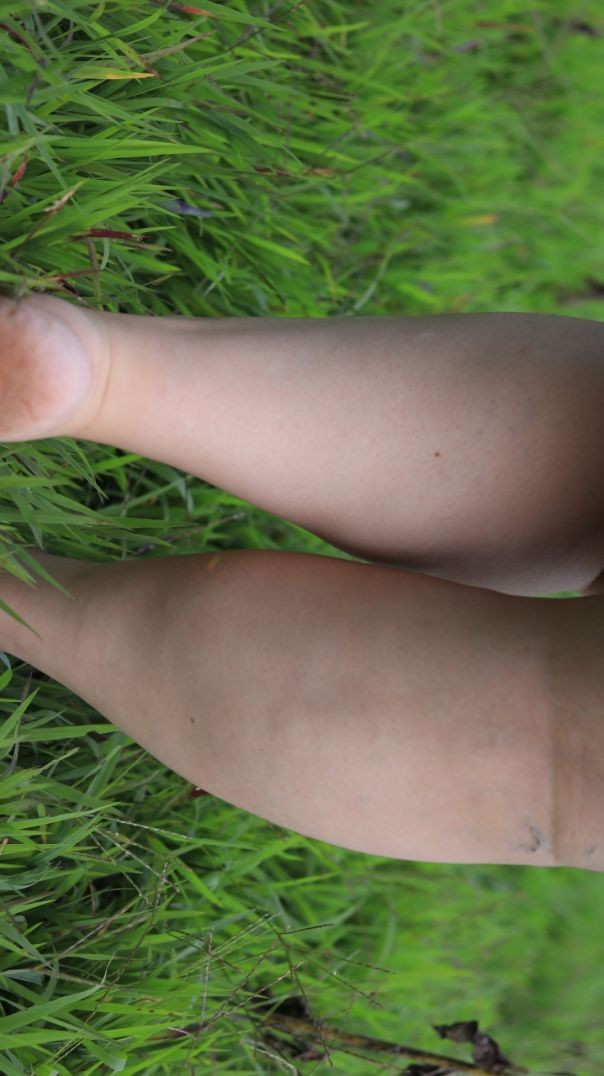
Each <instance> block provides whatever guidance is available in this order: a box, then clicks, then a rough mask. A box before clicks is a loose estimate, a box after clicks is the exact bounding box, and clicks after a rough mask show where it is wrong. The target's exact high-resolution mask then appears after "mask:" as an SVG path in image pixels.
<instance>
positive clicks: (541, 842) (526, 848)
mask: <svg viewBox="0 0 604 1076" xmlns="http://www.w3.org/2000/svg"><path fill="white" fill-rule="evenodd" d="M528 828H529V830H530V834H531V840H530V842H529V841H526V842H524V843H523V844H519V845H518V847H519V848H520V849H521V850H522V851H523V852H538V851H539V849H540V848H549V844H548V842H547V841H546V840H545V837H544V836H543V834H542V832H541V830H540V829H539V827H538V826H535V825H533V823H532V822H529V824H528Z"/></svg>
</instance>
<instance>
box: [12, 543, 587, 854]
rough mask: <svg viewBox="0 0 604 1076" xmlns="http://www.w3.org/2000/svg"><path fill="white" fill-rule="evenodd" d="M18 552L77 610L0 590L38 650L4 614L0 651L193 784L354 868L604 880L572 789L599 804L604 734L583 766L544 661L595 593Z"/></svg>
mask: <svg viewBox="0 0 604 1076" xmlns="http://www.w3.org/2000/svg"><path fill="white" fill-rule="evenodd" d="M32 555H33V556H34V557H35V558H36V559H38V560H39V562H40V563H41V564H42V565H43V566H44V567H45V568H46V570H47V571H48V572H50V574H51V575H53V576H54V577H55V578H57V579H58V581H59V582H63V583H64V585H65V587H66V588H67V589H69V590H70V591H71V593H72V594H73V596H74V597H73V599H69V598H66V597H64V596H63V595H62V594H61V593H59V592H56V591H54V590H53V588H52V587H50V585H49V584H48V583H44V582H40V583H38V585H37V588H36V589H35V590H32V589H30V588H29V587H27V586H26V585H25V584H24V583H21V582H19V581H16V580H14V579H13V578H12V576H8V575H7V574H6V573H4V574H3V575H0V598H2V599H3V600H4V601H5V602H7V603H8V604H9V605H10V606H11V608H13V609H14V610H15V611H16V612H18V613H19V614H20V615H21V616H22V617H24V619H25V620H27V621H28V623H29V624H31V625H32V627H34V628H36V629H37V630H38V632H39V634H40V635H41V637H42V638H41V639H39V638H37V637H35V636H33V635H32V634H31V633H30V632H28V631H27V629H25V628H23V627H21V626H20V625H18V624H15V623H14V622H13V621H12V620H10V618H9V617H8V615H7V614H6V613H3V612H1V611H0V647H2V648H3V649H6V650H8V651H9V652H11V653H14V654H15V655H17V656H18V657H20V658H21V659H22V660H25V661H28V662H30V663H31V664H33V665H34V666H36V667H37V668H39V669H41V670H43V671H44V672H47V673H48V674H49V675H51V676H52V677H53V678H55V679H56V680H58V681H60V682H62V683H63V684H65V685H66V686H67V687H68V688H70V689H71V690H73V691H75V692H76V693H77V694H79V695H80V696H81V697H82V698H83V699H85V700H86V701H87V702H89V703H90V704H91V705H92V706H94V707H95V708H96V709H97V710H98V711H99V712H101V713H102V714H104V715H105V716H106V717H107V718H108V719H109V720H111V721H112V722H114V723H115V724H116V725H117V726H118V727H119V728H121V729H123V731H124V732H126V733H127V734H128V735H129V736H131V737H132V738H133V739H134V740H136V741H137V742H138V743H140V744H141V745H142V746H143V747H144V748H145V749H146V750H148V751H150V753H151V754H153V755H154V756H155V757H156V758H158V759H160V760H161V761H162V762H163V763H164V764H166V765H167V766H169V767H170V768H171V769H173V770H174V771H176V772H177V773H179V774H181V775H182V776H183V777H184V778H186V779H187V780H188V781H191V782H192V783H194V784H196V785H199V786H201V787H203V788H205V789H206V790H208V791H209V792H211V793H213V794H214V795H217V796H219V797H220V798H221V799H224V800H226V801H227V802H230V803H233V804H235V805H236V806H238V807H241V808H244V809H246V810H249V811H252V812H253V813H255V814H257V815H259V816H261V817H263V818H267V819H269V820H271V821H273V822H275V823H277V824H279V825H283V826H286V827H289V828H291V829H294V830H296V831H298V832H302V833H305V834H307V835H309V836H311V837H314V838H318V839H320V840H325V841H329V842H331V843H333V844H336V845H340V846H342V847H349V848H353V849H356V850H359V851H364V852H368V853H373V854H379V855H387V856H393V857H395V858H402V859H412V860H426V861H438V862H460V863H515V864H520V865H534V866H560V865H573V866H584V867H587V868H588V869H592V870H604V835H602V833H601V825H600V820H601V815H600V816H599V817H598V814H597V811H596V810H595V806H594V807H589V809H586V808H585V804H584V803H583V801H581V802H580V803H579V802H578V800H577V796H576V794H575V791H574V790H576V789H577V788H578V787H579V785H580V783H581V782H582V781H584V780H589V781H590V783H591V784H590V787H592V788H594V789H596V791H597V788H596V784H595V783H594V780H595V779H594V780H592V774H593V759H594V758H595V757H597V754H598V752H599V757H600V758H604V725H602V723H600V726H597V725H595V724H594V727H593V730H592V731H593V736H592V742H591V757H587V755H586V754H585V753H583V755H581V757H579V755H580V752H577V751H576V750H574V746H573V745H574V740H573V727H572V714H571V713H570V711H569V712H568V715H567V710H566V709H564V707H563V708H562V710H559V711H558V710H556V711H554V707H553V705H552V683H553V674H552V669H551V664H550V661H551V655H552V654H553V653H555V654H556V655H558V650H559V649H560V651H561V652H562V651H563V650H564V647H563V646H562V641H563V632H562V628H561V627H559V625H562V624H563V625H564V630H566V624H567V620H565V619H564V617H562V613H563V610H564V607H565V606H570V605H574V606H583V605H584V604H585V605H590V603H594V602H598V600H599V599H588V600H587V601H586V602H585V603H584V602H579V601H577V602H544V601H539V600H537V599H530V598H522V597H510V596H507V595H502V594H497V593H495V592H492V591H488V590H483V589H480V588H472V587H465V586H461V585H459V584H456V583H449V582H445V581H443V580H438V579H431V578H429V577H426V576H422V575H420V574H415V573H408V572H401V571H394V570H393V569H391V568H387V567H382V566H378V565H363V564H355V563H352V562H347V561H342V560H338V559H335V558H330V557H321V556H311V555H308V554H297V553H275V552H272V551H263V550H234V551H228V552H225V553H208V554H200V555H189V556H180V557H167V558H166V557H161V558H152V559H145V560H142V559H138V560H136V559H135V560H129V561H124V562H119V563H111V564H100V565H99V564H93V563H88V562H84V561H82V562H80V561H76V560H71V559H70V560H66V559H65V558H60V557H54V556H50V555H48V554H43V553H37V552H35V553H33V554H32ZM581 623H583V622H581ZM569 625H570V622H569ZM573 630H575V628H574V626H573ZM582 630H583V629H582ZM594 631H595V622H594V625H592V627H591V629H590V628H589V625H587V626H586V627H585V631H584V635H585V638H584V639H582V645H586V643H587V641H588V638H587V637H588V636H589V638H591V637H592V636H593V634H594ZM590 632H591V634H590ZM590 645H591V644H590ZM557 660H558V657H557ZM562 672H564V670H562ZM556 677H557V678H556V683H555V687H556V690H558V689H559V681H560V675H559V674H558V672H556ZM567 709H568V708H567ZM554 718H555V720H554ZM555 721H558V722H560V721H567V725H566V726H564V728H562V732H560V729H559V728H558V726H557V725H556V724H555ZM569 722H570V723H569ZM586 729H587V727H586ZM586 735H587V731H586ZM557 744H558V745H561V746H560V751H559V753H558V754H557V755H556V754H555V751H556V745H557ZM568 758H570V759H571V762H572V767H571V769H569V768H568V764H567V760H568ZM579 762H580V764H581V766H582V767H583V769H582V770H581V771H580V772H579V770H578V769H577V766H578V764H579ZM590 766H591V769H590ZM555 775H556V776H557V781H554V776H555ZM599 795H600V800H599V806H600V807H601V806H602V803H603V801H604V797H603V796H602V793H599ZM568 803H570V809H571V813H570V814H569V812H568V806H567V804H568ZM588 806H589V805H588ZM577 810H578V811H579V812H581V811H583V812H585V818H583V815H581V814H580V815H576V814H575V813H574V812H576V811H577ZM579 823H581V824H579ZM583 823H585V824H583ZM594 847H595V848H597V852H593V849H594ZM561 854H563V857H564V858H560V857H561Z"/></svg>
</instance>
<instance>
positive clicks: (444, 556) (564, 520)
mask: <svg viewBox="0 0 604 1076" xmlns="http://www.w3.org/2000/svg"><path fill="white" fill-rule="evenodd" d="M7 303H8V300H5V301H4V304H5V305H4V309H5V310H6V309H7V306H6V304H7ZM13 305H14V304H13ZM33 310H37V311H38V315H40V311H42V313H43V314H44V316H45V317H46V320H47V322H50V321H51V320H52V321H55V322H57V321H58V320H59V319H60V320H62V321H64V322H67V323H69V324H70V325H71V326H72V327H73V328H74V329H75V331H76V333H77V334H78V335H79V336H80V338H82V339H83V340H84V341H85V343H86V346H87V348H88V351H89V353H90V355H92V356H93V358H94V361H95V381H94V386H93V389H92V390H91V392H90V393H89V396H88V397H87V400H86V402H85V404H84V405H82V406H80V405H78V406H77V407H76V408H75V410H74V411H72V413H71V414H68V415H67V416H61V417H60V419H59V418H57V419H56V421H55V423H54V425H52V423H51V424H50V426H49V424H48V422H47V423H46V426H44V429H43V432H39V430H38V432H36V427H35V421H34V420H33V418H32V414H31V411H32V409H31V408H29V410H28V407H27V406H26V405H27V404H29V403H30V396H28V389H27V384H28V383H33V384H35V394H34V396H33V397H32V398H33V402H34V403H38V404H39V406H40V407H41V408H42V409H44V408H46V409H48V404H49V401H50V402H52V400H53V399H54V397H53V393H54V396H56V391H55V389H56V385H57V384H59V383H62V381H64V380H65V378H67V377H69V376H72V375H69V371H68V370H67V367H66V366H65V368H63V367H61V368H60V369H59V370H58V371H55V368H54V367H53V366H52V363H51V361H50V353H51V351H52V347H51V346H50V345H49V340H50V343H52V339H51V337H50V336H49V334H48V331H47V330H44V329H43V328H42V329H40V328H38V329H37V330H35V331H32V332H29V333H27V332H25V327H26V326H27V325H28V324H29V323H31V312H32V311H33ZM0 315H1V308H0ZM28 318H29V322H28ZM36 332H37V337H36ZM36 340H37V343H36ZM41 340H42V342H43V343H42V345H40V341H41ZM57 346H59V345H57V344H56V341H55V345H54V347H55V350H56V347H57ZM68 352H69V346H68V345H67V344H65V345H64V356H67V353H68ZM10 355H12V356H13V363H12V364H13V366H14V363H15V361H18V363H19V369H20V374H19V378H18V379H17V382H16V383H17V385H18V388H19V393H20V395H19V394H18V403H19V406H18V407H16V408H15V407H14V405H12V404H11V406H10V407H5V409H4V414H3V415H2V417H1V418H0V439H4V440H21V439H26V438H27V439H30V438H32V437H39V436H55V435H69V436H74V437H78V438H83V439H89V440H92V441H98V442H102V443H106V444H111V445H117V446H119V447H121V448H124V449H127V450H131V451H134V452H138V453H140V454H141V455H143V456H148V457H151V458H153V459H158V460H164V461H166V462H168V463H171V464H173V465H174V466H175V467H180V468H182V469H183V470H185V471H189V472H191V473H193V474H196V475H199V476H200V477H202V478H204V479H206V480H207V481H208V482H211V483H213V484H215V485H218V486H220V487H222V488H224V489H227V490H229V491H230V492H232V493H235V494H237V495H238V496H241V497H243V498H245V499H247V500H250V501H252V502H253V503H255V504H258V505H259V506H261V507H263V508H265V509H267V510H269V511H271V512H274V513H276V514H278V515H281V516H282V517H284V518H287V519H291V520H293V521H295V522H297V523H298V524H300V525H301V526H303V527H305V528H307V529H308V530H310V531H313V532H314V533H316V534H318V535H320V536H322V537H324V538H326V539H327V540H328V541H330V542H332V543H333V544H334V545H336V546H339V547H340V548H342V549H346V550H348V551H350V552H352V553H353V554H355V555H357V556H359V557H362V558H364V559H367V560H373V561H377V562H381V563H386V564H391V565H396V566H400V567H403V568H407V569H410V570H413V571H419V572H424V573H427V574H429V575H434V576H440V577H441V578H447V579H451V580H454V581H456V582H460V583H469V584H471V585H474V586H481V587H491V588H492V589H494V590H500V591H502V592H504V593H508V594H518V595H533V594H551V593H555V592H558V591H561V590H574V591H579V592H582V591H584V590H585V588H586V587H588V585H589V584H590V583H592V581H593V580H594V579H595V578H596V576H598V575H599V574H600V573H601V572H602V570H603V568H604V484H603V483H602V473H603V470H604V424H603V423H602V414H603V413H604V324H600V323H599V322H594V321H587V320H584V319H580V318H568V317H559V316H554V315H544V314H514V313H503V314H496V313H493V314H462V315H442V316H429V317H386V318H380V317H357V318H329V319H323V318H317V319H312V318H221V319H204V318H154V317H138V316H132V315H127V314H107V313H100V312H96V311H92V310H87V309H85V308H80V307H74V306H73V305H72V304H70V303H67V302H65V301H62V300H59V299H54V298H52V297H49V296H34V297H32V298H29V299H27V300H24V302H23V303H22V304H21V308H20V312H19V315H18V316H17V318H15V317H13V318H12V322H11V323H10V325H9V319H8V317H7V315H6V314H5V315H4V316H0V360H1V363H2V364H3V369H4V374H3V369H2V367H0V399H1V400H3V401H5V400H6V399H7V398H8V396H7V387H8V388H10V387H11V379H10V377H9V376H7V372H8V373H10V369H11V362H10V361H9V357H10ZM15 357H16V358H15ZM28 369H29V370H30V371H31V370H35V371H36V377H35V379H33V378H31V377H30V379H29V382H28V381H27V378H25V377H24V372H26V371H27V370H28ZM51 373H53V376H54V378H55V380H54V381H51V380H49V378H50V374H51ZM57 379H58V380H57ZM74 384H75V382H74ZM45 386H47V392H46V393H45ZM30 395H31V394H30ZM56 406H57V405H56V400H55V407H56ZM13 414H14V415H15V416H17V417H18V416H21V419H22V421H23V419H24V418H25V419H26V420H27V421H25V423H24V425H23V426H22V430H24V431H25V432H23V433H22V435H20V434H19V431H18V429H16V426H15V424H13V426H12V427H11V425H10V422H11V415H13ZM11 430H12V432H11ZM600 585H601V584H600Z"/></svg>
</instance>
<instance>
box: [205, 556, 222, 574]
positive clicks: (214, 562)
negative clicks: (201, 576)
mask: <svg viewBox="0 0 604 1076" xmlns="http://www.w3.org/2000/svg"><path fill="white" fill-rule="evenodd" d="M219 563H220V557H218V556H216V557H212V559H211V560H209V561H208V563H207V564H206V572H213V571H214V568H215V567H216V565H217V564H219Z"/></svg>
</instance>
